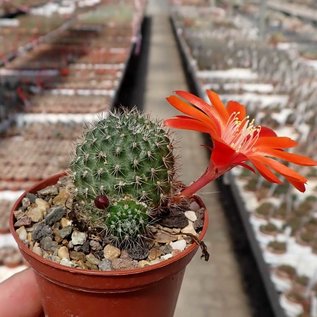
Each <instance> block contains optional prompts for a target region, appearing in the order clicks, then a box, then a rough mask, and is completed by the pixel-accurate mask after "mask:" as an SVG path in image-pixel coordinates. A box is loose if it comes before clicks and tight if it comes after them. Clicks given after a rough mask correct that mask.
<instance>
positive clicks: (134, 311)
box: [10, 173, 208, 317]
mask: <svg viewBox="0 0 317 317" xmlns="http://www.w3.org/2000/svg"><path fill="white" fill-rule="evenodd" d="M61 176H64V173H61V174H57V175H55V176H52V177H50V178H48V179H46V180H44V181H42V182H40V183H39V184H37V185H36V186H33V187H32V188H31V189H30V190H29V191H28V192H30V193H36V192H37V191H39V190H41V189H43V188H46V187H47V186H50V185H54V184H56V183H57V181H58V180H59V178H60V177H61ZM26 194H27V192H25V193H24V194H23V195H22V196H21V197H20V198H19V199H18V200H17V201H16V203H15V205H14V206H13V209H12V211H11V215H10V229H11V232H12V234H13V236H14V238H15V240H16V242H17V243H18V246H19V249H20V251H21V253H22V254H23V256H24V257H25V259H26V260H27V261H28V262H29V264H30V265H31V267H32V268H33V270H34V272H35V275H36V279H37V282H38V285H39V287H40V290H41V294H42V305H43V308H44V311H45V314H46V316H49V317H51V316H52V317H55V316H73V315H75V316H80V317H91V316H98V315H100V313H101V312H103V313H104V314H105V316H107V317H115V316H127V317H129V316H130V317H133V316H141V317H142V316H144V317H146V316H153V317H168V316H170V317H172V316H173V313H174V309H175V306H176V302H177V297H178V294H179V290H180V287H181V284H182V279H183V276H184V272H185V268H186V266H187V264H188V263H189V262H190V260H191V258H192V257H193V256H194V254H195V253H196V251H197V249H198V245H197V244H196V243H192V244H191V245H190V246H188V247H187V248H186V249H185V250H184V251H182V252H180V253H178V254H176V255H175V256H173V257H172V258H170V259H168V260H164V261H162V262H159V263H157V264H153V265H149V266H145V267H143V268H135V269H129V270H118V271H106V272H102V271H96V270H84V269H78V268H72V267H67V266H64V265H61V264H59V263H55V262H53V261H50V260H47V259H45V258H43V257H41V256H39V255H37V254H36V253H34V252H33V251H31V250H30V249H29V248H28V246H27V245H26V244H25V243H23V242H22V241H21V240H20V239H19V236H18V234H17V233H16V231H15V228H14V222H15V219H14V213H13V211H15V210H17V209H18V207H19V206H20V205H21V204H22V199H23V198H24V197H25V195H26ZM197 202H198V204H199V205H200V207H204V205H203V203H202V201H201V200H200V199H199V198H197ZM207 223H208V216H207V213H206V212H205V213H204V225H203V228H202V230H201V232H200V234H199V240H201V239H202V238H203V236H204V235H205V233H206V230H207Z"/></svg>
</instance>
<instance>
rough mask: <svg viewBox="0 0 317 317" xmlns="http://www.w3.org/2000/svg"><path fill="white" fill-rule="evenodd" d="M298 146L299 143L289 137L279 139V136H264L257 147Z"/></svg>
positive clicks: (257, 143)
mask: <svg viewBox="0 0 317 317" xmlns="http://www.w3.org/2000/svg"><path fill="white" fill-rule="evenodd" d="M296 145H297V142H296V141H294V140H293V139H291V138H288V137H277V136H262V137H259V139H258V141H257V142H256V144H255V146H256V147H258V146H259V147H260V146H268V147H271V148H281V149H286V148H291V147H294V146H296Z"/></svg>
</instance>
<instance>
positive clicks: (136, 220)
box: [106, 197, 149, 243]
mask: <svg viewBox="0 0 317 317" xmlns="http://www.w3.org/2000/svg"><path fill="white" fill-rule="evenodd" d="M147 210H148V208H147V205H146V204H145V203H141V202H137V201H135V200H134V199H132V198H129V197H125V198H123V199H120V200H118V201H116V202H115V203H114V204H113V205H111V206H110V207H109V208H108V213H107V218H106V225H107V231H108V235H109V237H110V238H114V239H115V240H117V242H119V243H124V242H130V241H131V240H135V239H137V238H139V237H140V235H142V234H144V233H146V226H147V225H148V223H149V216H148V214H147Z"/></svg>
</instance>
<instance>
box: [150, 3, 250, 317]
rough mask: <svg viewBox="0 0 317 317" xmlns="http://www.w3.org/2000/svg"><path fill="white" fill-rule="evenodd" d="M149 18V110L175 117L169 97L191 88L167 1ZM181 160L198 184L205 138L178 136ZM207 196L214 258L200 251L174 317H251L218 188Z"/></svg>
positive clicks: (186, 176)
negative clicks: (174, 33)
mask: <svg viewBox="0 0 317 317" xmlns="http://www.w3.org/2000/svg"><path fill="white" fill-rule="evenodd" d="M146 14H147V17H148V18H149V20H150V21H151V36H150V51H149V64H148V73H147V74H146V76H147V78H146V87H145V89H146V91H145V105H144V110H145V112H147V113H150V114H151V116H152V117H154V118H155V117H157V118H161V119H164V118H168V117H170V116H171V115H173V114H174V111H173V109H172V108H171V107H170V106H169V105H168V104H167V102H166V101H165V97H166V96H168V95H169V94H171V93H172V92H173V91H174V90H178V89H187V84H186V79H185V75H184V72H183V69H182V65H181V61H180V57H179V54H178V51H177V46H176V42H175V39H174V36H173V33H172V29H171V26H170V22H169V17H168V5H167V1H166V0H165V1H163V0H161V1H155V0H149V4H148V8H147V12H146ZM176 138H177V139H179V138H180V139H181V140H180V141H179V142H178V148H179V149H178V151H179V155H180V156H181V159H180V166H181V168H180V170H181V171H182V174H181V178H182V180H183V181H184V182H185V183H189V182H191V181H193V180H194V179H196V178H197V177H198V176H199V175H200V174H201V172H202V171H203V170H204V169H205V168H206V166H207V164H208V159H207V156H206V155H205V153H204V149H203V148H202V147H201V146H200V145H201V144H202V143H203V139H202V137H201V135H199V134H197V133H194V132H181V133H180V132H177V134H176ZM200 195H201V196H202V197H203V199H204V201H205V203H206V205H207V208H208V210H209V214H210V218H211V221H210V225H209V230H208V233H207V236H206V238H205V242H206V244H207V245H208V250H209V252H210V253H211V260H210V261H209V262H208V263H207V262H205V261H203V260H202V259H200V255H201V253H200V251H198V252H197V255H196V256H195V258H194V259H193V261H192V262H191V263H190V265H189V266H188V268H187V270H186V274H185V278H184V283H183V287H182V289H181V293H180V297H179V300H178V304H177V308H176V313H175V317H192V316H195V317H211V316H212V317H233V316H234V317H248V316H251V312H250V307H249V305H248V298H247V296H246V295H245V293H244V291H243V287H242V281H241V276H240V273H239V268H238V264H237V262H236V259H235V257H234V254H233V250H232V245H231V241H230V238H229V234H228V229H227V227H226V222H225V219H224V215H223V212H222V209H221V205H220V202H219V198H218V194H217V189H216V187H215V186H214V185H210V186H207V187H206V188H204V189H203V190H202V191H201V192H200Z"/></svg>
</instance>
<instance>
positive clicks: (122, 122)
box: [71, 110, 175, 243]
mask: <svg viewBox="0 0 317 317" xmlns="http://www.w3.org/2000/svg"><path fill="white" fill-rule="evenodd" d="M172 149H173V146H172V143H171V141H170V138H169V136H168V134H167V131H166V130H164V129H163V128H162V125H161V123H160V122H153V121H151V120H150V119H148V118H147V117H145V116H142V115H140V114H139V113H138V112H137V111H136V110H132V111H130V112H124V113H122V114H116V113H111V114H109V117H108V118H105V119H101V120H100V121H98V122H97V123H95V124H94V125H93V126H92V127H91V128H89V129H88V131H87V132H86V133H85V135H84V138H83V141H82V142H81V143H80V144H78V145H77V147H76V155H75V158H74V159H73V161H72V162H71V172H72V176H73V180H74V184H75V187H76V191H77V194H76V196H77V198H76V199H77V201H78V206H81V207H80V208H79V209H80V210H79V211H78V218H79V219H80V220H81V221H83V222H84V223H86V224H88V226H89V227H101V228H103V229H105V231H106V232H107V233H108V234H109V236H112V237H114V238H116V239H117V240H118V241H119V242H120V243H121V242H122V241H123V240H125V239H127V237H128V238H130V237H136V236H138V235H142V234H143V233H144V232H145V229H144V226H146V224H147V223H148V219H149V216H148V215H152V214H153V210H155V209H157V208H158V207H159V206H160V205H162V204H163V202H164V201H165V200H166V198H168V197H169V196H170V195H171V194H172V192H173V190H174V185H173V184H174V180H173V178H174V174H175V172H174V156H173V153H172ZM104 196H106V197H107V199H108V200H109V207H108V208H107V207H106V208H105V210H100V209H98V208H100V205H103V204H101V203H100V202H99V200H100V197H102V198H105V197H104ZM125 197H129V198H125ZM127 199H128V200H127ZM96 200H97V202H98V203H97V204H96ZM107 204H108V203H107ZM122 204H124V207H122ZM145 206H146V207H145ZM96 207H97V208H96ZM125 207H128V209H127V211H125V209H124V208H125ZM101 209H102V208H101ZM144 209H146V210H144ZM116 210H119V212H117V211H116ZM140 210H141V211H142V212H141V213H139V211H140ZM135 213H136V214H135Z"/></svg>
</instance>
